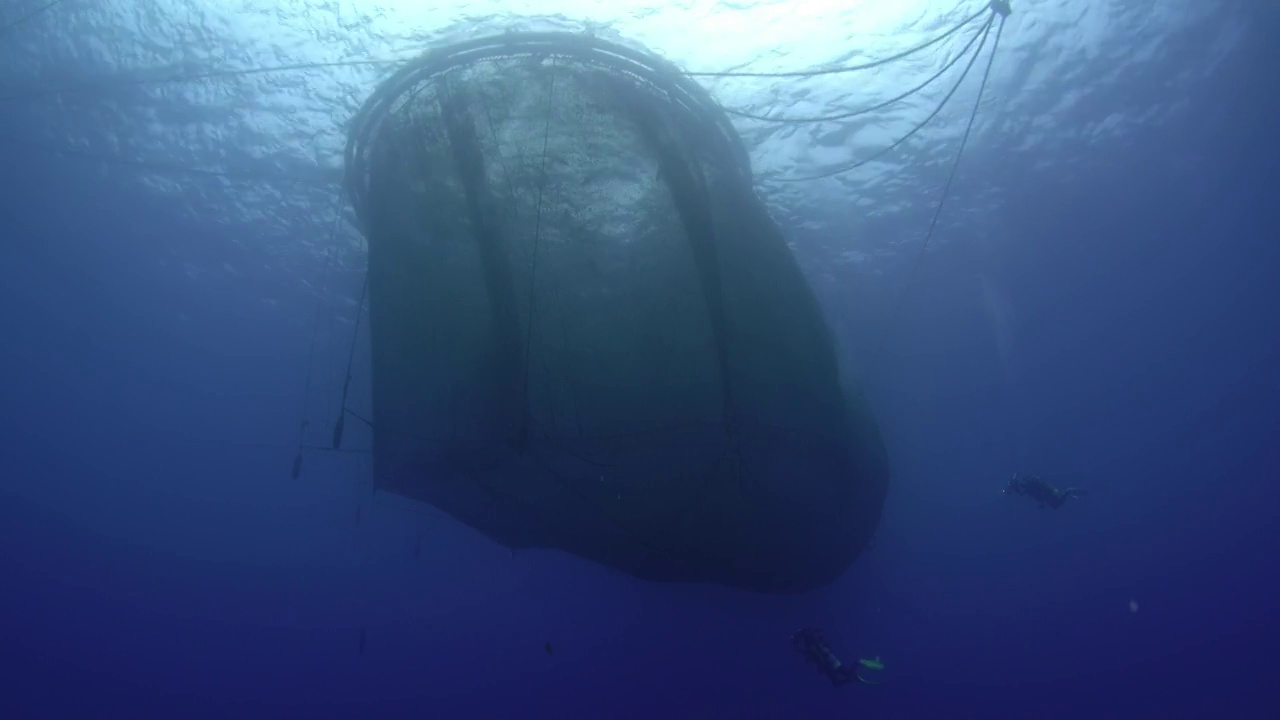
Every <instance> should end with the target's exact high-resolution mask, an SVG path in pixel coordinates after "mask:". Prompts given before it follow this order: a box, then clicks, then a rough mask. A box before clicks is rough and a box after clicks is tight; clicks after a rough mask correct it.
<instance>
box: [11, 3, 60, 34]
mask: <svg viewBox="0 0 1280 720" xmlns="http://www.w3.org/2000/svg"><path fill="white" fill-rule="evenodd" d="M63 1H64V0H53V2H48V3H45V4H44V5H43V6H41V7H38V8H36V9H35V10H32V11H31V12H29V13H27V14H26V15H20V16H18V19H17V20H14V21H13V22H11V23H9V24H8V25H5V26H4V27H0V38H2V37H4V36H5V35H8V34H9V31H10V30H12V29H14V28H15V27H17V26H19V25H21V24H22V23H24V22H27V21H28V20H31V19H32V18H34V17H36V16H37V15H43V14H44V13H46V12H48V11H50V10H52V9H54V8H55V7H57V6H59V5H61V4H62V3H63Z"/></svg>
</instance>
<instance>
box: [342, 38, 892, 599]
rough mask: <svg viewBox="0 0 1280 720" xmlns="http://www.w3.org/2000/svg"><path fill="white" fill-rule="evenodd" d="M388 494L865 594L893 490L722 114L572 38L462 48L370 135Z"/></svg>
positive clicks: (591, 549) (377, 388) (625, 558)
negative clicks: (863, 557)
mask: <svg viewBox="0 0 1280 720" xmlns="http://www.w3.org/2000/svg"><path fill="white" fill-rule="evenodd" d="M347 186H348V192H349V194H350V195H351V198H352V201H353V203H354V205H355V209H356V212H357V215H358V216H359V218H360V222H361V225H362V229H363V232H364V234H365V235H366V237H367V238H368V241H369V311H370V316H369V317H370V328H371V336H372V344H373V403H374V436H375V437H374V476H375V484H376V486H377V487H378V488H380V489H383V490H386V491H390V492H394V493H398V494H402V495H406V496H409V497H412V498H416V499H419V500H422V501H425V502H428V503H430V504H432V505H435V506H437V507H439V508H440V509H442V510H444V511H446V512H448V513H450V514H452V515H454V516H455V517H457V518H458V519H460V520H462V521H464V522H466V523H468V524H469V525H471V526H472V527H475V528H476V529H478V530H480V531H482V532H483V533H485V534H486V535H488V536H490V537H492V538H493V539H495V540H498V541H499V542H502V543H504V544H507V545H509V546H513V547H528V546H537V547H555V548H560V549H562V550H566V551H569V552H571V553H574V554H577V555H579V556H582V557H586V558H590V559H593V560H596V561H598V562H601V563H604V564H607V565H610V566H612V567H615V568H618V569H621V570H624V571H627V572H630V573H632V574H635V575H638V576H641V577H646V578H651V579H658V580H680V581H712V582H721V583H726V584H731V585H737V586H742V587H748V588H752V589H758V590H766V591H789V590H797V589H804V588H807V587H812V586H814V585H816V584H821V583H823V582H826V581H829V580H830V579H831V578H833V577H835V576H836V575H838V574H839V572H840V571H842V570H843V569H844V567H845V566H847V564H848V563H849V562H850V561H851V560H852V559H853V558H854V557H855V556H856V554H857V553H858V551H859V550H860V549H861V547H862V546H863V545H864V544H865V543H866V541H867V540H868V539H869V537H870V535H871V533H872V531H873V530H874V528H875V525H876V523H877V522H878V518H879V513H880V507H881V505H882V502H883V497H884V493H885V489H886V487H887V481H888V471H887V467H886V462H885V458H884V450H883V446H882V444H881V442H880V438H879V435H878V432H877V430H876V428H875V425H874V423H873V422H872V421H871V420H870V417H869V415H868V414H867V413H866V411H865V409H864V408H863V407H862V406H861V403H860V401H858V402H853V401H855V400H856V399H855V398H847V397H846V395H845V393H843V392H842V390H841V385H840V382H839V378H838V373H837V369H836V362H835V353H834V348H833V343H832V340H831V337H830V335H829V333H828V330H827V328H826V326H825V325H824V323H823V319H822V316H821V313H820V311H819V308H818V306H817V303H816V301H815V299H814V297H813V294H812V292H811V291H810V289H809V287H808V286H807V284H806V283H805V281H804V278H803V276H802V275H801V273H800V270H799V268H798V266H797V265H796V263H795V261H794V259H793V258H792V256H791V254H790V251H789V250H788V248H787V246H786V244H785V242H784V240H783V238H782V236H781V233H780V232H779V230H778V228H777V227H776V226H775V225H774V223H773V222H772V221H771V219H770V218H769V217H768V214H767V212H766V211H765V209H764V206H763V204H762V203H761V202H760V200H759V199H758V198H757V197H756V196H755V194H754V192H753V190H752V186H751V171H750V167H749V164H748V161H747V156H746V153H745V151H744V150H743V147H742V144H741V142H740V140H739V139H738V137H737V135H736V134H735V133H734V131H733V130H732V127H731V126H730V124H729V123H728V121H727V119H726V118H725V116H724V114H723V112H722V111H720V110H719V108H718V107H717V106H716V105H715V104H714V103H713V102H712V101H711V99H710V98H709V96H708V95H707V94H706V93H705V91H703V90H702V89H701V88H700V87H698V86H697V85H696V84H694V83H692V82H690V81H689V80H688V79H687V78H684V77H683V76H681V75H680V74H679V73H678V72H677V71H676V70H675V68H674V67H672V66H670V65H668V64H667V63H665V62H664V61H662V60H661V59H659V58H656V57H653V56H652V55H649V54H647V53H643V52H640V51H637V50H634V49H631V48H628V47H624V46H622V45H620V44H617V43H612V42H608V41H605V40H602V39H598V38H595V37H591V36H588V35H580V34H571V33H507V34H503V35H500V36H495V37H491V38H481V39H477V40H472V41H468V42H463V43H457V44H454V45H450V46H447V47H442V48H440V49H438V50H436V51H434V52H431V53H428V54H426V55H425V56H423V57H422V58H420V59H419V60H418V61H416V62H414V63H411V64H410V65H408V66H406V67H405V68H404V69H402V70H401V71H400V72H399V73H397V74H396V75H395V76H393V77H391V78H390V79H388V80H387V81H386V82H384V83H383V84H382V85H381V86H380V87H379V88H378V89H377V90H376V91H375V93H374V94H373V96H372V97H371V98H370V99H369V101H368V102H367V103H366V104H365V106H364V108H363V109H362V111H361V112H360V114H359V115H358V116H357V118H356V120H355V122H354V124H353V129H352V132H351V136H350V139H349V142H348V148H347Z"/></svg>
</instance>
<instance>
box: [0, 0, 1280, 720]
mask: <svg viewBox="0 0 1280 720" xmlns="http://www.w3.org/2000/svg"><path fill="white" fill-rule="evenodd" d="M1274 15H1275V11H1274V10H1272V9H1270V8H1268V7H1264V6H1263V4H1262V3H1259V4H1258V8H1257V9H1256V11H1255V12H1254V14H1253V15H1252V19H1253V22H1251V24H1250V28H1249V30H1248V31H1247V32H1246V33H1245V36H1244V37H1243V38H1242V39H1241V41H1240V43H1239V45H1238V47H1237V48H1236V49H1235V51H1234V52H1233V53H1232V54H1231V56H1230V57H1229V59H1228V60H1227V61H1225V62H1224V64H1223V65H1222V66H1221V67H1220V68H1219V69H1218V70H1217V71H1216V72H1215V75H1214V82H1212V83H1205V84H1202V85H1200V86H1198V87H1196V88H1195V89H1194V91H1193V92H1192V94H1191V96H1190V97H1188V98H1187V100H1188V104H1187V108H1186V109H1185V110H1184V111H1183V112H1180V113H1178V114H1177V115H1176V116H1175V117H1174V119H1173V120H1171V121H1169V122H1166V123H1163V124H1160V125H1158V126H1154V127H1152V128H1150V129H1148V130H1144V131H1142V132H1138V133H1135V134H1134V135H1133V136H1132V137H1131V138H1130V139H1129V141H1127V142H1125V143H1119V144H1109V145H1107V146H1106V148H1105V152H1106V153H1107V157H1106V158H1102V159H1097V160H1098V162H1094V163H1091V164H1089V165H1087V167H1088V168H1090V169H1089V170H1087V171H1085V172H1084V173H1083V175H1082V174H1081V172H1080V171H1079V170H1076V171H1073V172H1072V173H1070V174H1069V175H1068V174H1064V179H1063V180H1062V181H1061V182H1060V183H1056V184H1055V183H1053V182H1045V181H1044V180H1043V175H1041V174H1036V175H1034V178H1035V179H1034V182H1032V181H1029V180H1028V178H1030V177H1032V175H1031V174H1030V172H1029V171H1027V170H1025V169H1023V168H1019V167H1018V166H1016V165H1009V164H1005V165H1001V164H998V163H995V162H986V163H984V162H982V161H981V160H975V162H976V163H977V164H976V165H975V166H974V167H975V168H976V169H975V170H972V171H971V172H978V171H979V170H980V171H981V172H983V173H987V174H989V175H990V177H989V178H988V181H989V182H992V183H996V184H998V185H1000V186H1001V187H1004V188H1007V189H1008V195H1007V198H1006V200H1005V202H1003V203H1002V204H1001V206H1000V208H999V212H1000V213H1001V215H1002V218H1001V221H1002V222H1001V227H1003V228H1004V231H1003V234H1002V235H1001V236H999V237H981V238H979V237H973V238H968V237H963V236H962V237H956V238H952V239H951V240H952V241H951V242H947V243H941V244H939V245H937V246H936V247H932V248H930V251H929V253H928V254H927V255H926V256H925V258H924V260H923V263H922V265H921V269H920V274H919V276H918V278H917V281H916V283H915V285H914V289H913V291H912V292H911V294H910V295H909V296H908V297H907V299H906V301H905V302H904V304H903V306H902V308H901V310H900V312H898V313H897V314H896V315H892V316H891V315H890V311H889V308H890V307H891V306H892V302H891V300H890V299H889V298H887V297H876V298H869V297H863V295H862V294H860V293H859V292H858V291H857V290H856V289H851V290H849V291H848V292H849V302H850V309H849V311H848V314H847V315H842V316H840V317H838V318H835V319H834V322H835V323H836V324H841V325H842V326H844V327H849V328H852V329H851V330H850V331H849V332H850V334H851V336H852V337H853V338H854V339H855V340H856V341H857V343H858V344H859V345H860V346H861V347H864V348H872V347H877V346H879V347H880V355H879V356H877V357H872V358H870V359H869V360H868V361H867V362H866V383H867V390H868V394H869V397H870V399H871V401H872V404H873V406H874V409H875V411H876V413H877V416H878V418H879V419H880V422H881V424H882V427H883V430H884V433H885V437H886V440H887V442H888V445H889V450H890V454H891V458H892V461H893V466H894V484H893V486H892V488H891V491H890V497H889V501H888V505H887V507H886V509H885V514H884V518H883V521H882V525H881V529H880V531H879V534H878V537H877V542H876V545H875V547H874V549H872V550H870V551H868V552H867V553H866V554H865V555H864V556H863V557H862V558H861V559H859V561H858V562H857V563H856V564H855V565H854V566H853V567H852V568H851V569H850V571H849V572H848V573H847V574H846V575H845V576H844V577H843V578H842V579H841V580H840V581H838V582H837V583H836V584H834V585H833V586H831V587H829V588H826V589H823V590H820V591H815V592H813V593H808V594H805V595H801V596H795V597H770V596H761V595H752V594H747V593H743V592H739V591H734V590H728V589H722V588H715V587H702V586H684V585H657V584H652V583H646V582H642V581H639V580H635V579H632V578H629V577H625V576H621V575H619V574H616V573H613V572H611V571H607V570H604V569H602V568H600V567H598V566H595V565H591V564H589V563H585V562H581V561H578V560H575V559H571V558H568V557H566V556H563V555H560V554H556V553H549V552H533V551H527V552H526V551H521V552H517V553H514V554H512V553H509V552H507V551H506V550H504V549H502V548H499V547H497V546H495V545H493V544H492V543H490V542H488V541H486V540H484V539H483V538H481V537H480V536H479V535H477V534H476V533H474V532H471V531H469V530H466V529H464V528H461V527H460V526H458V525H456V524H454V523H451V522H448V521H444V520H441V519H439V518H437V517H435V516H433V515H432V514H431V513H430V512H429V511H427V510H424V509H423V508H420V507H417V506H414V505H413V504H412V503H408V502H404V501H398V500H396V499H394V498H389V497H385V496H379V497H378V498H376V499H375V500H371V499H370V497H369V495H368V489H367V487H364V486H363V485H362V483H364V482H365V481H367V477H368V472H369V471H368V458H367V456H363V455H360V454H358V453H350V454H320V453H315V454H310V455H308V457H307V462H306V469H305V472H304V474H303V476H302V477H301V478H300V479H299V480H296V481H294V480H290V479H289V474H288V470H289V465H290V463H291V461H292V458H293V444H294V443H295V441H296V433H297V425H298V419H299V408H300V402H301V399H302V383H303V377H304V375H305V369H306V366H307V361H308V346H309V343H310V341H311V334H310V327H309V326H308V327H303V326H299V325H298V324H296V323H290V322H286V321H285V320H284V316H282V315H281V314H278V313H270V312H264V310H263V305H262V302H261V298H262V297H263V296H264V295H270V296H272V297H274V298H276V299H277V300H278V302H280V303H282V304H286V305H291V306H293V307H298V308H303V309H304V310H305V311H306V312H308V313H309V312H312V311H313V308H314V299H313V298H312V297H311V296H310V295H308V294H306V293H303V292H301V291H300V289H298V288H297V287H295V286H294V285H293V284H291V283H289V282H285V281H282V280H281V279H280V278H279V277H277V276H275V275H273V273H272V272H270V271H268V270H262V271H260V272H255V271H253V270H252V267H255V265H253V264H252V263H244V262H242V261H243V260H244V259H245V257H246V253H250V251H249V250H246V249H245V247H244V245H243V244H242V243H241V242H240V241H242V240H245V239H244V238H235V237H227V236H226V234H225V233H224V232H223V231H222V230H221V229H220V227H219V226H218V225H216V224H210V225H208V226H201V225H198V224H192V223H191V222H190V221H189V220H185V219H183V218H182V217H179V216H178V215H177V214H175V213H174V212H173V210H172V209H171V206H170V205H169V204H167V203H166V202H164V201H163V199H161V198H156V199H154V200H153V201H150V202H144V201H142V200H139V196H138V194H137V193H133V192H126V191H124V190H121V189H119V188H117V187H115V186H114V185H113V184H112V183H111V182H108V181H104V179H103V176H102V175H101V174H100V173H99V172H97V170H96V169H95V167H94V166H93V165H92V164H86V163H83V162H77V161H75V160H74V159H58V158H54V157H51V156H50V155H49V154H48V153H46V152H45V151H43V150H41V149H39V148H33V147H31V146H29V145H27V144H25V143H24V142H23V137H24V132H27V131H30V130H32V129H31V128H28V127H24V126H23V125H21V124H20V122H9V123H8V124H6V125H5V126H4V133H5V134H4V138H3V141H0V378H3V380H0V582H2V584H0V631H2V634H0V643H2V644H0V653H2V654H0V717H6V718H7V717H134V718H136V717H170V718H188V717H306V718H322V717H424V718H437V717H444V718H453V717H534V716H536V717H569V718H579V717H580V718H595V717H599V718H606V717H608V718H615V717H616V718H659V717H661V718H685V717H689V718H696V717H708V718H711V717H714V718H722V717H723V718H807V717H815V718H816V717H866V718H926V717H936V718H958V717H965V718H1093V717H1104V718H1112V717H1115V718H1120V717H1124V718H1133V717H1152V718H1269V717H1275V716H1277V715H1276V713H1277V710H1280V688H1278V686H1277V685H1276V677H1277V671H1280V655H1278V654H1277V648H1280V625H1278V623H1277V618H1276V612H1277V601H1278V600H1280V573H1277V571H1276V568H1277V564H1276V560H1275V557H1276V555H1277V551H1278V550H1280V529H1278V528H1277V526H1276V522H1275V518H1276V511H1275V508H1276V503H1277V502H1278V501H1280V492H1277V489H1276V483H1277V481H1280V470H1278V469H1277V468H1278V467H1280V462H1278V461H1280V444H1277V441H1276V438H1277V437H1280V233H1277V231H1276V229H1275V228H1276V226H1275V217H1276V215H1275V213H1276V212H1277V208H1278V207H1280V140H1278V139H1277V118H1280V83H1277V82H1276V81H1275V77H1274V69H1275V68H1277V67H1280V53H1277V51H1276V50H1275V49H1274V47H1273V45H1274V44H1273V42H1272V40H1273V38H1274V29H1275V27H1276V25H1275V24H1274V22H1273V20H1274ZM1042 161H1043V162H1046V163H1049V164H1051V165H1052V164H1053V163H1054V162H1055V158H1051V157H1050V158H1042ZM1061 161H1062V162H1064V163H1065V162H1067V159H1065V158H1063V159H1061ZM958 192H963V188H961V189H959V190H958ZM300 219H301V218H300ZM915 220H916V223H917V224H918V225H919V227H920V228H921V229H923V227H924V226H925V225H927V223H928V217H927V216H921V217H919V218H916V219H915ZM943 231H945V232H953V233H961V234H963V233H964V232H965V231H964V230H963V228H961V229H959V230H956V229H952V230H943ZM975 248H981V250H976V249H975ZM248 257H253V256H252V255H251V254H250V255H248ZM160 259H164V260H165V261H166V262H168V263H178V264H181V263H184V262H186V263H191V264H192V265H194V266H197V267H208V266H216V265H218V264H220V263H222V262H231V263H234V264H236V265H238V266H240V267H242V268H244V269H242V270H241V271H240V272H239V273H237V274H234V275H232V274H228V275H227V276H225V278H224V279H222V280H219V281H218V282H205V283H194V282H188V281H187V278H186V276H185V275H183V274H182V273H174V272H167V271H163V268H164V267H168V266H161V265H160V264H159V260H160ZM979 276H981V277H985V278H989V279H990V280H991V281H992V284H993V286H997V287H999V288H1000V289H1001V290H1000V294H1001V296H1003V298H1004V301H1003V302H1007V303H1008V304H1009V305H1011V306H1013V307H1016V309H1017V321H1016V322H1017V332H1018V351H1017V353H1016V355H1015V356H1013V357H1011V358H1007V359H1006V360H1004V361H1002V358H1001V356H1000V354H999V352H998V351H997V343H995V342H993V340H992V336H993V332H994V331H993V328H994V326H995V325H997V322H996V321H995V320H994V319H993V312H994V311H993V304H992V301H991V299H990V298H989V297H986V296H984V295H983V294H982V293H981V292H979V291H977V290H975V288H976V287H978V286H977V284H976V283H975V277H979ZM332 282H333V283H334V284H336V286H338V287H339V288H343V289H344V292H346V293H347V294H351V293H355V294H356V295H358V288H359V284H360V277H359V275H358V273H345V274H344V273H343V272H339V273H337V277H335V278H333V279H332ZM984 298H985V299H984ZM859 300H865V301H866V302H865V303H863V304H861V305H859V304H858V302H857V301H859ZM300 312H301V311H300ZM346 312H347V314H351V313H353V312H354V308H347V309H346ZM890 320H892V322H893V323H894V326H893V330H892V333H891V334H890V335H889V336H888V339H887V340H886V341H885V342H884V343H883V345H878V341H879V339H880V338H881V333H882V332H883V330H884V324H885V323H886V322H889V321H890ZM340 355H341V354H340V353H339V357H337V358H330V361H331V362H335V363H338V364H340V363H341V360H342V358H341V357H340ZM362 368H363V369H364V370H363V371H364V372H367V358H366V357H364V355H363V354H362V353H359V352H358V353H357V360H356V372H357V381H358V380H359V379H360V377H359V373H360V372H361V371H362ZM330 375H332V373H330ZM365 377H366V378H367V375H366V376H365ZM330 379H331V378H330ZM334 392H335V390H334V388H333V387H332V386H326V387H323V388H320V395H321V396H322V397H325V398H328V399H327V400H322V401H318V402H320V403H321V404H322V403H323V402H328V403H330V406H329V407H328V409H324V408H319V409H317V408H318V407H319V406H313V407H312V408H311V411H312V412H313V413H315V414H323V413H325V412H330V411H331V410H332V409H333V407H332V403H335V402H336V400H335V399H334V398H333V397H331V396H332V395H333V394H334ZM361 392H363V393H365V394H364V395H361ZM325 393H328V394H327V395H326V394H325ZM355 395H356V400H355V402H357V403H358V402H362V401H363V402H367V388H365V389H364V390H357V391H356V392H355ZM367 443H368V433H367V431H364V430H362V429H360V428H358V427H353V428H350V429H349V437H348V445H350V446H353V447H361V446H366V447H367ZM1013 472H1032V473H1038V474H1043V475H1045V476H1046V477H1049V478H1052V479H1055V480H1057V481H1059V482H1060V483H1061V484H1064V485H1078V486H1081V487H1084V488H1086V489H1087V490H1088V491H1089V492H1088V495H1086V497H1084V498H1082V499H1080V501H1078V502H1075V503H1070V504H1068V505H1067V506H1065V507H1064V508H1062V509H1060V510H1058V511H1052V510H1039V509H1037V508H1036V507H1035V506H1034V504H1032V503H1029V502H1020V501H1018V500H1017V499H1013V498H1008V497H1005V496H1003V495H1001V494H1000V492H999V491H1000V489H1001V488H1002V487H1003V484H1004V482H1005V480H1006V479H1007V478H1008V477H1009V476H1010V475H1011V474H1012V473H1013ZM357 514H358V515H359V521H358V522H357ZM415 544H420V549H421V552H420V553H415ZM415 555H417V556H415ZM803 625H818V626H821V627H823V628H824V629H825V630H826V635H827V637H828V639H829V640H830V641H831V642H832V645H833V646H834V648H835V650H836V651H837V652H840V653H842V654H845V655H847V656H848V657H850V658H852V657H855V656H858V655H861V656H865V657H869V656H875V655H879V656H881V657H882V658H883V659H884V661H885V663H886V670H885V672H884V674H883V677H884V681H885V682H884V684H883V685H880V686H877V687H864V686H853V687H845V688H840V689H835V688H832V687H831V686H830V685H828V684H827V683H826V682H825V681H824V680H823V679H822V678H821V677H820V676H819V675H817V674H816V673H815V672H814V671H813V670H812V668H810V667H808V666H806V665H805V664H804V662H803V661H802V660H801V659H800V658H799V657H797V656H796V655H795V654H794V653H793V652H792V651H791V649H790V646H789V642H788V637H789V635H790V633H791V632H792V631H794V630H795V629H796V628H798V627H801V626H803ZM362 628H363V629H364V632H365V647H364V649H363V652H361V650H360V647H359V643H360V635H361V629H362ZM546 643H550V644H551V646H552V648H553V652H552V653H548V652H547V651H546V650H545V649H544V646H545V644H546Z"/></svg>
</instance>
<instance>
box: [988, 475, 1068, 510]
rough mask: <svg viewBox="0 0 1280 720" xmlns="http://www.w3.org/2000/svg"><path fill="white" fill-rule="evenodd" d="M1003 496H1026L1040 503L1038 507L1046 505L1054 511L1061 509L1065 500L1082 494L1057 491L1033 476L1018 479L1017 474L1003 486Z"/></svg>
mask: <svg viewBox="0 0 1280 720" xmlns="http://www.w3.org/2000/svg"><path fill="white" fill-rule="evenodd" d="M1004 494H1005V495H1010V494H1013V495H1027V496H1029V497H1031V498H1033V499H1035V501H1036V502H1038V503H1040V507H1044V506H1045V505H1048V506H1049V507H1051V508H1053V509H1054V510H1057V509H1058V508H1060V507H1062V504H1063V503H1065V502H1066V501H1067V498H1078V497H1080V495H1082V494H1083V493H1082V491H1081V490H1080V489H1078V488H1067V489H1066V490H1059V489H1058V488H1056V487H1054V486H1053V485H1050V484H1049V483H1048V482H1046V481H1045V480H1043V479H1041V478H1039V477H1037V476H1035V475H1027V476H1025V477H1019V476H1018V474H1017V473H1014V474H1013V477H1012V478H1011V479H1010V480H1009V484H1008V485H1007V486H1005V489H1004Z"/></svg>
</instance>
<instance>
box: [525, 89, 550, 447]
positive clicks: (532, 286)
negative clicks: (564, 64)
mask: <svg viewBox="0 0 1280 720" xmlns="http://www.w3.org/2000/svg"><path fill="white" fill-rule="evenodd" d="M555 88H556V76H555V73H554V72H552V73H551V79H550V81H549V82H548V84H547V116H546V120H545V121H544V123H543V128H542V158H541V160H540V161H539V166H538V201H537V205H536V206H535V214H534V220H533V257H532V258H531V259H530V261H529V320H528V323H527V327H526V328H525V334H524V387H523V391H522V395H523V397H524V417H522V418H521V420H520V439H519V444H518V447H519V448H520V449H521V450H523V449H524V446H525V443H526V442H528V439H529V421H530V413H531V412H532V411H531V410H530V409H529V366H530V362H529V353H530V351H531V349H532V347H533V317H534V300H535V296H534V291H535V290H536V289H537V287H538V245H539V241H540V240H541V238H542V193H543V190H544V189H545V188H546V186H547V144H548V142H549V140H550V138H551V111H552V110H553V109H554V105H553V97H554V94H555Z"/></svg>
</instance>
